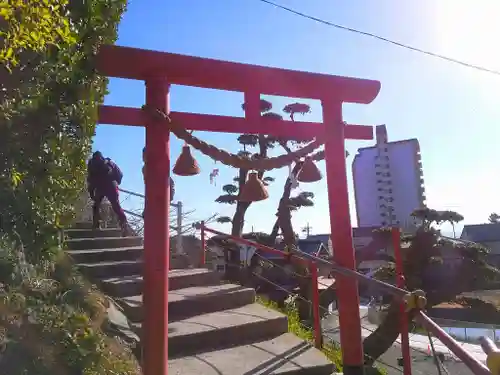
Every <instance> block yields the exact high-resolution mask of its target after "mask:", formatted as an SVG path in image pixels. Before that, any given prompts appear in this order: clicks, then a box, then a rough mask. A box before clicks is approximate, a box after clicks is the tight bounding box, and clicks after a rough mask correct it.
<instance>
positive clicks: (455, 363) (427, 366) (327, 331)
mask: <svg viewBox="0 0 500 375" xmlns="http://www.w3.org/2000/svg"><path fill="white" fill-rule="evenodd" d="M367 312H368V311H367V309H366V308H361V309H360V314H361V316H362V317H365V316H366V314H367ZM362 325H363V327H364V328H363V330H362V334H363V337H367V336H368V335H369V334H370V333H371V332H372V331H373V330H375V328H376V326H375V325H373V324H371V323H370V322H368V320H367V319H366V318H363V319H362ZM322 326H323V332H324V335H325V339H326V340H333V341H336V342H339V341H340V330H339V328H338V317H337V316H335V315H331V316H330V317H329V318H328V319H325V320H323V323H322ZM433 342H434V347H435V349H436V352H438V353H443V354H444V355H445V361H444V365H445V367H446V370H447V371H448V372H449V373H450V375H470V374H472V372H471V371H470V370H469V369H468V368H467V367H466V366H465V365H464V364H463V363H462V362H461V361H460V360H458V359H457V358H456V357H455V356H454V355H453V354H452V353H451V352H450V351H449V350H448V348H446V346H444V345H443V344H442V343H441V342H440V341H439V340H437V339H434V341H433ZM462 345H463V347H464V348H465V349H466V350H467V351H468V352H469V353H471V354H473V355H474V356H475V357H476V358H477V359H478V360H480V361H481V362H483V363H485V362H486V355H485V354H484V353H483V351H482V350H481V347H480V346H479V345H473V344H468V343H463V344H462ZM410 347H411V355H412V359H413V361H412V372H413V374H415V375H424V374H425V375H431V374H432V375H435V374H438V372H437V368H436V365H435V363H434V360H433V357H432V356H429V354H428V347H429V339H428V338H427V336H424V335H417V334H412V335H410ZM399 357H401V344H400V338H399V339H398V340H397V341H396V342H395V343H394V344H393V346H392V347H391V349H389V350H388V351H387V352H386V353H385V354H384V355H383V356H382V357H381V358H380V359H381V361H382V362H384V363H385V364H386V366H384V367H386V368H387V370H388V373H389V375H400V374H402V370H403V368H402V367H399V366H398V363H397V360H398V358H399ZM443 374H445V373H443Z"/></svg>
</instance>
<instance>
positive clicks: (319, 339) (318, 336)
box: [309, 261, 323, 349]
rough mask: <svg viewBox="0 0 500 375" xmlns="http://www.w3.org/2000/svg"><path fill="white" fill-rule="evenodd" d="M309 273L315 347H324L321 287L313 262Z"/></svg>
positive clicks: (310, 263) (316, 268) (316, 267)
mask: <svg viewBox="0 0 500 375" xmlns="http://www.w3.org/2000/svg"><path fill="white" fill-rule="evenodd" d="M309 272H310V273H311V289H312V290H311V307H312V313H313V329H314V346H315V347H316V348H318V349H319V348H321V347H322V346H323V333H322V332H321V318H320V314H319V287H318V265H317V264H316V263H314V262H313V261H310V262H309Z"/></svg>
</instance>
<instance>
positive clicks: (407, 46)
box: [258, 0, 500, 76]
mask: <svg viewBox="0 0 500 375" xmlns="http://www.w3.org/2000/svg"><path fill="white" fill-rule="evenodd" d="M258 1H260V2H263V3H266V4H268V5H272V6H274V7H276V8H279V9H282V10H284V11H287V12H289V13H293V14H295V15H297V16H300V17H304V18H307V19H310V20H312V21H316V22H319V23H322V24H323V25H327V26H330V27H335V28H337V29H341V30H345V31H350V32H352V33H355V34H360V35H364V36H368V37H370V38H374V39H377V40H380V41H382V42H385V43H390V44H392V45H395V46H398V47H401V48H405V49H408V50H411V51H415V52H418V53H422V54H424V55H427V56H431V57H434V58H437V59H441V60H445V61H448V62H451V63H454V64H458V65H462V66H465V67H467V68H472V69H476V70H480V71H482V72H486V73H490V74H495V75H498V76H500V71H498V70H494V69H488V68H485V67H483V66H479V65H473V64H469V63H467V62H465V61H461V60H457V59H454V58H452V57H448V56H444V55H440V54H438V53H434V52H431V51H426V50H423V49H421V48H417V47H413V46H410V45H408V44H404V43H401V42H397V41H395V40H391V39H388V38H384V37H383V36H379V35H376V34H372V33H369V32H366V31H361V30H357V29H353V28H351V27H347V26H342V25H338V24H335V23H333V22H330V21H326V20H324V19H321V18H318V17H314V16H311V15H308V14H305V13H302V12H299V11H297V10H294V9H292V8H288V7H286V6H284V5H280V4H277V3H275V2H272V1H269V0H258Z"/></svg>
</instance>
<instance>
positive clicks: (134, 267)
mask: <svg viewBox="0 0 500 375" xmlns="http://www.w3.org/2000/svg"><path fill="white" fill-rule="evenodd" d="M76 266H77V267H79V268H80V271H81V272H82V273H83V274H84V275H86V276H87V277H89V278H92V279H99V280H102V279H106V278H110V277H119V276H129V275H138V274H141V273H142V261H141V260H123V261H113V262H100V263H77V264H76Z"/></svg>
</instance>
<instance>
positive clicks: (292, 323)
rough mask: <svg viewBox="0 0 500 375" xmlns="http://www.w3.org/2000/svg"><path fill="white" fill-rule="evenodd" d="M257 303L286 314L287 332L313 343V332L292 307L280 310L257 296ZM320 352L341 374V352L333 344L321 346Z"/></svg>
mask: <svg viewBox="0 0 500 375" xmlns="http://www.w3.org/2000/svg"><path fill="white" fill-rule="evenodd" d="M257 302H258V303H260V304H261V305H263V306H266V307H268V308H270V309H273V310H276V311H279V312H281V313H283V314H286V315H287V317H288V332H290V333H293V334H294V335H295V336H297V337H300V338H301V339H303V340H307V341H309V342H311V343H312V342H313V341H314V333H313V331H312V330H311V329H309V328H307V327H304V325H303V324H302V323H301V322H300V319H299V313H298V312H297V309H296V308H295V307H294V306H293V305H289V307H288V308H285V309H281V308H279V307H278V305H277V304H276V303H275V302H273V301H270V300H268V299H266V298H265V297H262V296H257ZM321 351H322V352H323V353H324V354H325V356H326V357H327V358H328V359H329V360H330V361H332V362H333V363H334V364H335V367H336V368H337V370H336V371H338V372H342V352H341V351H340V348H339V347H338V346H337V345H335V344H323V348H321Z"/></svg>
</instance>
